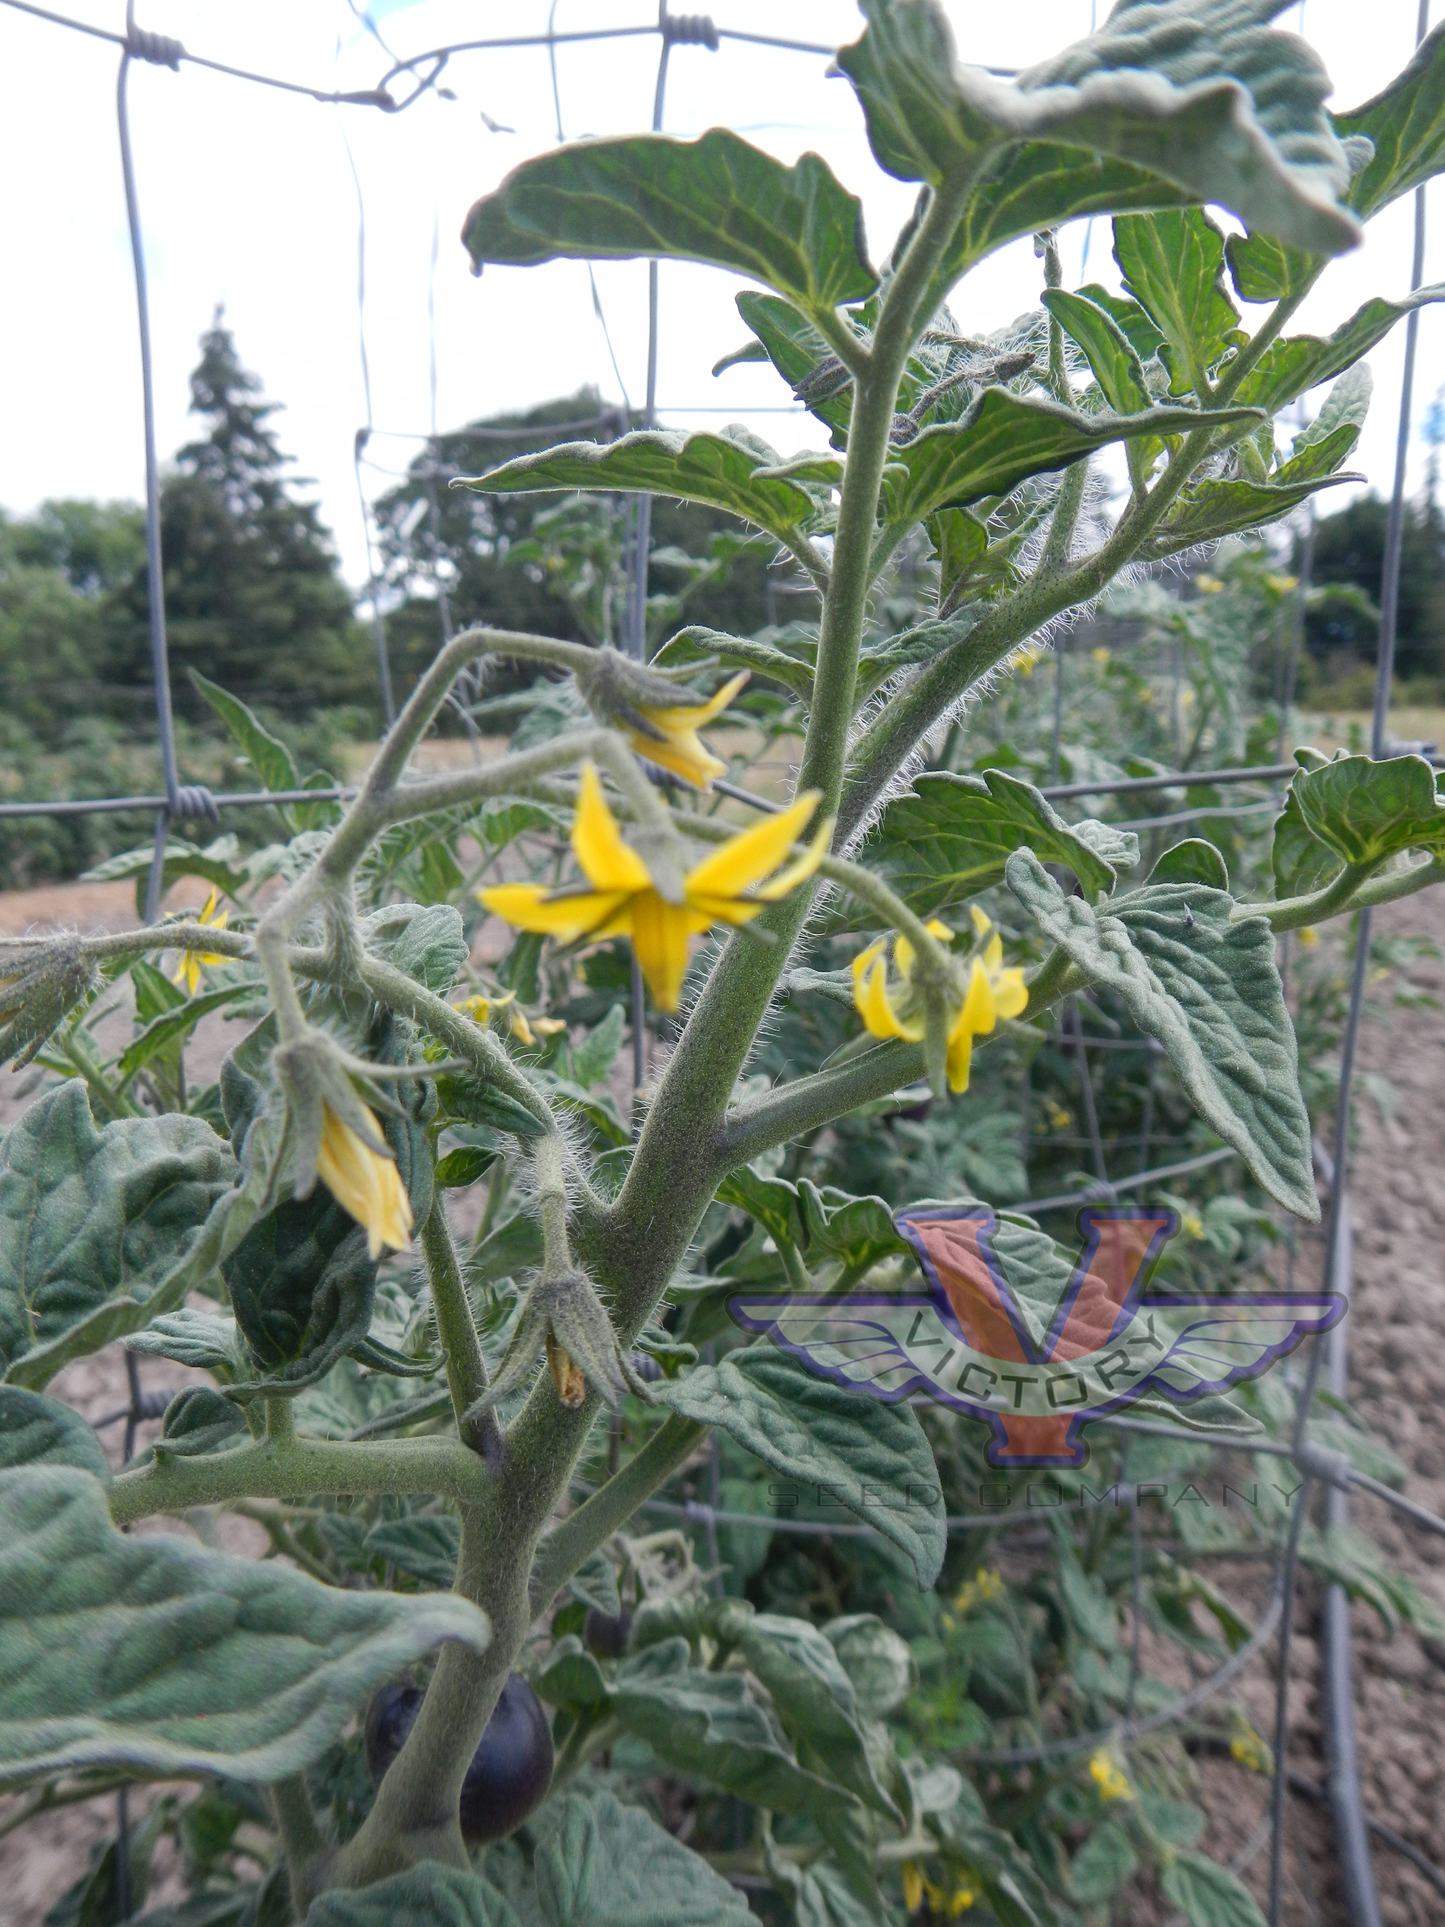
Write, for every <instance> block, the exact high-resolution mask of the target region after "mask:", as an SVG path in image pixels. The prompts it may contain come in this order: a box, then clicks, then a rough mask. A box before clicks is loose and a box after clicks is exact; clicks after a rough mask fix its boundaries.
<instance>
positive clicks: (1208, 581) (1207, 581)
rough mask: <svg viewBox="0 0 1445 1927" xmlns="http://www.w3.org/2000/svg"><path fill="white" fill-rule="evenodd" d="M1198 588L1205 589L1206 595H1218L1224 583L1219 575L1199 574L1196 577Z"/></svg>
mask: <svg viewBox="0 0 1445 1927" xmlns="http://www.w3.org/2000/svg"><path fill="white" fill-rule="evenodd" d="M1194 586H1195V588H1196V589H1203V591H1204V593H1205V594H1206V595H1218V593H1219V591H1220V590H1221V589H1222V588H1223V587H1224V584H1223V583H1222V582H1221V581H1220V580H1219V577H1218V576H1217V575H1197V576H1195V578H1194Z"/></svg>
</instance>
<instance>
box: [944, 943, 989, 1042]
mask: <svg viewBox="0 0 1445 1927" xmlns="http://www.w3.org/2000/svg"><path fill="white" fill-rule="evenodd" d="M997 1022H998V1004H997V1002H996V1000H995V998H994V994H993V983H992V981H991V980H990V978H989V974H988V972H987V970H985V969H984V967H983V965H982V964H981V963H980V962H979V961H978V959H977V958H976V957H975V959H974V963H973V970H972V972H971V973H970V975H969V979H968V995H967V996H966V997H965V998H964V1000H963V1007H962V1008H961V1009H960V1011H959V1013H958V1015H957V1017H956V1018H955V1019H954V1021H953V1029H952V1030H951V1031H950V1033H949V1035H950V1036H953V1035H955V1034H956V1033H957V1032H958V1031H960V1030H967V1031H969V1032H970V1033H971V1034H972V1035H973V1036H974V1037H984V1036H986V1035H987V1034H988V1032H989V1031H991V1030H992V1029H993V1027H994V1025H995V1024H996V1023H997Z"/></svg>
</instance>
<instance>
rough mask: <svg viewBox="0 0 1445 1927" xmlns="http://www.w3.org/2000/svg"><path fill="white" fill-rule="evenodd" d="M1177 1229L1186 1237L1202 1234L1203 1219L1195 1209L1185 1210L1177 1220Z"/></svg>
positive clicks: (1198, 1236)
mask: <svg viewBox="0 0 1445 1927" xmlns="http://www.w3.org/2000/svg"><path fill="white" fill-rule="evenodd" d="M1179 1229H1180V1230H1181V1231H1182V1232H1183V1233H1184V1235H1185V1236H1186V1237H1188V1238H1202V1237H1203V1236H1204V1220H1203V1218H1201V1217H1200V1215H1199V1213H1198V1212H1197V1211H1186V1212H1185V1213H1184V1215H1183V1216H1182V1217H1181V1218H1180V1220H1179Z"/></svg>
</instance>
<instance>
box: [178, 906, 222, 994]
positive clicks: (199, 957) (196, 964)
mask: <svg viewBox="0 0 1445 1927" xmlns="http://www.w3.org/2000/svg"><path fill="white" fill-rule="evenodd" d="M218 911H219V912H220V914H219V915H217V912H218ZM230 918H231V913H230V911H229V910H222V909H221V899H220V898H219V897H218V896H217V895H216V893H215V891H214V890H212V892H211V894H210V895H209V896H208V897H207V898H206V907H205V909H204V910H202V912H201V914H200V916H199V917H198V918H197V919H196V921H197V922H198V923H208V924H209V925H210V926H211V928H212V929H213V930H224V929H225V927H226V925H227V923H229V922H230ZM229 962H230V959H229V958H228V957H217V956H213V955H212V954H211V953H210V952H209V951H197V950H183V951H182V952H181V959H180V963H179V965H178V966H177V968H176V974H175V976H174V977H172V978H171V982H172V983H173V984H184V985H185V987H186V995H187V996H188V997H194V996H195V994H196V992H197V991H198V990H199V989H200V987H201V965H202V964H223V963H229Z"/></svg>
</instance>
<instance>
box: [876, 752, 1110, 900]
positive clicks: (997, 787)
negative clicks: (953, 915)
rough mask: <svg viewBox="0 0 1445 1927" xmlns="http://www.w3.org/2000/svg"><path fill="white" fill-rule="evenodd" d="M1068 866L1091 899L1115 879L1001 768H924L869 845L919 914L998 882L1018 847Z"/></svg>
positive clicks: (1061, 821) (1048, 809) (1027, 789)
mask: <svg viewBox="0 0 1445 1927" xmlns="http://www.w3.org/2000/svg"><path fill="white" fill-rule="evenodd" d="M1024 848H1027V849H1031V850H1033V851H1034V852H1035V853H1036V854H1037V855H1038V856H1039V857H1040V858H1041V859H1042V860H1043V861H1044V862H1045V863H1060V864H1064V865H1066V866H1067V867H1068V868H1069V869H1070V870H1072V871H1073V872H1074V874H1075V876H1076V877H1077V878H1078V879H1079V884H1080V887H1081V888H1082V889H1083V891H1084V893H1085V895H1086V896H1088V897H1089V898H1090V899H1091V900H1092V899H1093V898H1094V897H1096V896H1098V894H1099V892H1100V891H1101V890H1103V891H1110V890H1112V889H1113V888H1114V884H1115V882H1116V881H1117V878H1116V876H1115V872H1114V870H1113V868H1112V866H1111V865H1110V864H1108V863H1106V862H1105V861H1104V859H1103V858H1102V857H1100V856H1098V855H1096V854H1095V852H1094V851H1093V850H1092V849H1091V848H1090V847H1089V845H1088V844H1087V843H1085V842H1084V840H1083V838H1082V837H1080V836H1079V835H1078V833H1077V830H1076V829H1075V828H1073V827H1071V826H1070V825H1069V824H1067V823H1066V822H1065V821H1064V819H1063V818H1062V817H1061V816H1060V815H1059V814H1058V812H1057V811H1056V810H1054V809H1053V808H1052V807H1051V805H1050V804H1049V803H1047V802H1046V801H1045V799H1044V798H1043V797H1042V796H1041V795H1040V794H1039V792H1038V791H1037V790H1036V789H1035V788H1034V786H1033V785H1032V784H1031V783H1024V782H1021V781H1020V780H1019V778H1018V777H1016V776H1010V775H1008V774H1007V773H1006V772H1005V771H1003V770H996V769H991V770H986V771H985V772H984V774H983V775H982V776H956V775H953V774H951V773H950V772H948V771H929V772H928V773H927V774H925V775H921V776H916V777H915V778H914V780H913V788H912V789H911V790H910V791H908V792H907V793H905V794H904V795H903V796H899V797H895V798H894V799H893V801H892V802H891V803H889V805H888V806H887V808H886V809H885V810H884V812H883V817H882V821H881V822H880V823H879V826H878V830H877V833H876V835H875V837H874V840H873V843H872V845H871V846H870V849H869V855H870V857H872V858H873V859H874V860H875V862H876V865H877V867H878V869H879V870H880V872H881V874H882V875H883V876H884V877H886V879H887V881H888V884H889V887H890V888H891V889H893V890H896V891H897V893H898V894H899V896H901V897H902V898H903V899H904V901H905V902H906V903H907V904H908V907H909V908H910V909H911V910H912V911H914V913H915V914H916V915H918V916H920V917H932V916H941V915H942V914H943V913H944V912H945V911H946V910H948V909H949V908H950V906H952V905H954V904H956V903H960V902H962V901H963V900H964V899H965V898H968V897H973V896H977V895H978V894H979V892H980V891H983V890H987V889H991V888H992V886H993V885H994V884H996V883H998V882H1000V881H1001V879H1002V877H1003V869H1004V864H1005V863H1006V862H1007V861H1008V859H1009V857H1010V856H1012V855H1013V853H1014V851H1015V850H1018V849H1024Z"/></svg>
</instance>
